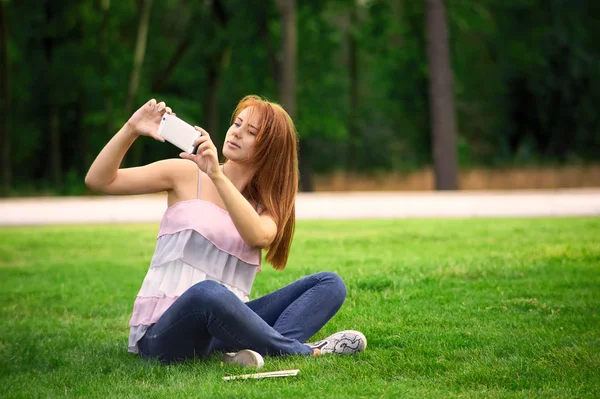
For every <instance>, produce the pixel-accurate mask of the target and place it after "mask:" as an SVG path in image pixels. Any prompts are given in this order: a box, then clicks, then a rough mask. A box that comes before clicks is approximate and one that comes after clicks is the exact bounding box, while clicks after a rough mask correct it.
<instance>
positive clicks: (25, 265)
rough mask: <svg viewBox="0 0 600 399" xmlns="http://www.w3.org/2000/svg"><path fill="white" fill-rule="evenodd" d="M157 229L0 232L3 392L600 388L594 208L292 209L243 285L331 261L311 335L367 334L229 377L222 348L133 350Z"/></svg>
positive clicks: (498, 393)
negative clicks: (165, 358) (339, 282)
mask: <svg viewBox="0 0 600 399" xmlns="http://www.w3.org/2000/svg"><path fill="white" fill-rule="evenodd" d="M157 229H158V225H112V226H106V225H103V226H85V227H83V226H69V227H39V228H3V229H0V284H1V285H0V299H1V301H0V321H1V323H0V397H3V398H6V397H58V396H83V397H102V398H107V397H114V398H124V397H169V398H172V397H182V398H188V397H210V398H217V397H231V398H279V397H285V398H287V397H290V398H292V397H294V398H309V397H332V398H346V397H348V398H351V397H368V398H380V397H385V398H398V397H403V398H406V397H415V398H422V397H440V398H447V397H459V396H460V397H484V398H494V397H527V398H529V397H543V398H546V397H578V398H581V397H590V398H591V397H595V398H597V397H600V219H599V218H572V219H486V220H482V219H471V220H386V221H348V222H346V221H344V222H342V221H335V222H334V221H329V222H325V221H323V222H300V223H299V224H298V227H297V232H296V237H295V241H294V245H293V249H292V255H291V259H290V262H289V263H288V267H287V269H286V270H285V271H284V272H276V271H274V270H271V269H267V268H266V267H264V268H263V272H262V273H260V274H259V275H258V277H257V279H256V282H255V284H254V290H253V293H252V298H254V297H256V296H259V295H262V294H265V293H267V292H269V291H272V290H275V289H277V288H279V287H281V286H283V285H285V284H287V283H289V282H292V281H293V280H295V279H297V278H299V277H301V276H303V275H306V274H309V273H313V272H317V271H323V270H329V271H335V272H337V273H339V274H340V275H341V276H342V278H343V279H344V280H345V282H346V284H347V287H348V298H347V300H346V303H345V304H344V306H343V307H342V309H341V310H340V312H339V313H338V314H337V315H336V316H335V317H334V318H333V319H332V321H331V322H330V323H329V324H328V325H327V326H325V328H324V329H323V330H322V331H320V332H319V333H318V334H317V336H316V337H315V338H322V337H325V336H326V335H328V334H330V333H333V332H335V331H337V330H341V329H359V330H361V331H363V332H364V333H365V335H366V336H367V338H368V342H369V346H368V348H367V350H366V352H364V353H363V354H360V355H358V356H350V357H334V356H323V357H320V358H316V359H313V358H302V357H289V358H285V359H276V358H266V362H265V363H266V364H265V367H264V369H263V371H274V370H280V369H291V368H299V369H301V372H300V374H299V375H298V376H297V377H288V378H284V379H268V380H247V381H232V382H224V381H221V377H223V376H225V375H230V374H240V373H245V372H248V371H247V370H244V369H240V368H237V367H235V366H230V365H227V366H224V365H222V364H221V363H220V361H219V359H218V357H216V356H215V357H213V358H211V359H209V360H208V361H204V362H201V361H196V362H190V363H187V364H181V365H174V366H161V365H159V364H156V363H148V362H145V361H142V360H141V359H140V358H138V357H136V356H134V355H131V354H128V353H127V337H128V327H127V323H128V320H129V316H130V312H131V309H132V303H133V299H134V298H135V295H136V294H137V291H138V289H139V287H140V284H141V282H142V279H143V277H144V275H145V273H146V271H147V268H148V265H149V261H150V258H151V256H152V251H153V250H154V245H155V236H156V232H157Z"/></svg>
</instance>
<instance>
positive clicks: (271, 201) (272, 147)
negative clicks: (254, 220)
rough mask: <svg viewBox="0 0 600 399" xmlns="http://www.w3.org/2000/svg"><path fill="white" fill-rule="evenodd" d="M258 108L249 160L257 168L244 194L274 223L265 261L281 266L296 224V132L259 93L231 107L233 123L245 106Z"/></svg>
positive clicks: (283, 113) (283, 114)
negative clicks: (256, 128)
mask: <svg viewBox="0 0 600 399" xmlns="http://www.w3.org/2000/svg"><path fill="white" fill-rule="evenodd" d="M248 107H252V109H251V110H250V112H251V113H254V112H258V113H259V114H260V116H261V123H260V127H259V129H258V134H257V135H256V141H255V144H254V150H253V151H252V155H251V156H250V159H249V160H248V162H249V163H250V164H251V165H252V166H253V167H255V168H256V173H255V174H254V176H253V178H252V180H251V181H250V183H249V184H248V185H247V186H246V189H245V190H244V194H245V195H246V197H247V198H248V199H251V200H254V201H256V202H257V203H259V204H261V205H262V206H263V207H264V209H265V212H266V213H268V214H269V215H271V216H272V217H273V219H274V220H275V223H276V224H277V234H276V236H275V239H274V240H273V242H272V243H271V245H270V246H269V248H268V249H267V256H266V259H267V262H269V263H270V264H271V265H273V267H274V268H275V269H277V270H283V269H284V268H285V265H286V263H287V260H288V256H289V253H290V247H291V244H292V237H293V236H294V228H295V224H296V205H295V203H296V192H297V191H298V133H297V132H296V127H295V126H294V122H293V121H292V118H291V117H290V116H289V115H288V113H287V112H286V111H285V110H284V109H283V108H282V107H281V106H280V105H278V104H275V103H272V102H269V101H266V100H264V99H262V98H260V97H258V96H254V95H250V96H246V97H244V98H243V99H242V100H241V101H240V102H239V103H238V105H237V107H236V108H235V110H234V111H233V117H232V123H233V121H235V119H236V118H237V116H238V115H239V114H240V113H241V112H242V111H243V110H244V109H246V108H248Z"/></svg>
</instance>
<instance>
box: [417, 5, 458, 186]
mask: <svg viewBox="0 0 600 399" xmlns="http://www.w3.org/2000/svg"><path fill="white" fill-rule="evenodd" d="M425 4H426V12H425V14H426V30H427V58H428V62H429V110H430V114H431V118H432V120H431V126H432V139H433V140H432V144H433V145H432V146H433V164H434V173H435V188H436V190H456V189H457V188H458V178H457V175H458V170H457V169H458V165H457V156H456V133H455V129H456V120H455V115H454V96H453V92H452V80H453V77H452V68H451V65H450V49H449V39H448V27H447V24H446V10H445V6H444V0H426V2H425Z"/></svg>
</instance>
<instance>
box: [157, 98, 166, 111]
mask: <svg viewBox="0 0 600 399" xmlns="http://www.w3.org/2000/svg"><path fill="white" fill-rule="evenodd" d="M166 107H167V104H165V102H164V101H161V102H159V103H158V105H157V108H156V110H157V111H158V112H159V113H161V112H163V111H164V110H165V108H166Z"/></svg>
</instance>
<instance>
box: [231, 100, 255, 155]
mask: <svg viewBox="0 0 600 399" xmlns="http://www.w3.org/2000/svg"><path fill="white" fill-rule="evenodd" d="M251 109H252V107H248V108H245V109H244V110H243V111H242V112H240V114H239V115H238V116H237V118H235V121H233V125H231V127H230V128H229V130H227V135H226V136H225V143H224V144H223V155H224V156H225V158H227V159H229V160H231V161H234V162H243V161H247V160H248V159H249V158H250V155H252V150H253V149H254V142H255V140H256V135H257V134H258V128H259V127H260V121H261V117H260V114H259V113H258V112H252V115H251V116H250V111H251Z"/></svg>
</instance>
